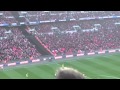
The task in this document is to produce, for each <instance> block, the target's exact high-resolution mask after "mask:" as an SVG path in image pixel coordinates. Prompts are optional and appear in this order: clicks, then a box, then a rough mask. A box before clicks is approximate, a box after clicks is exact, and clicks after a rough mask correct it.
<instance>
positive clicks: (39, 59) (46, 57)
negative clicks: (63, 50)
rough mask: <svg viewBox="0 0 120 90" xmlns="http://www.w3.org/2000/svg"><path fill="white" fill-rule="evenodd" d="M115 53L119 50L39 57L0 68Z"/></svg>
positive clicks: (7, 64)
mask: <svg viewBox="0 0 120 90" xmlns="http://www.w3.org/2000/svg"><path fill="white" fill-rule="evenodd" d="M115 52H120V49H116V50H104V51H101V52H92V53H87V54H86V53H81V54H73V55H62V56H50V55H46V56H40V57H39V58H36V59H34V60H30V59H28V60H26V61H17V62H10V63H4V64H0V67H6V66H15V65H20V64H28V63H35V62H41V61H50V62H51V61H53V60H60V59H64V58H71V57H75V56H77V57H80V56H85V55H95V54H105V53H115Z"/></svg>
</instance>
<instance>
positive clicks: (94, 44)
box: [38, 29, 120, 55]
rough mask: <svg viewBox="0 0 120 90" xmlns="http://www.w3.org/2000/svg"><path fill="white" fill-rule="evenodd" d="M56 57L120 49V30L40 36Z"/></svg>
mask: <svg viewBox="0 0 120 90" xmlns="http://www.w3.org/2000/svg"><path fill="white" fill-rule="evenodd" d="M38 37H39V38H40V39H41V41H42V42H43V44H45V45H46V47H48V48H49V49H50V50H51V51H52V52H53V53H54V55H61V54H73V53H81V52H94V51H100V50H107V49H116V48H120V30H119V29H118V30H115V29H111V30H105V29H103V30H98V31H93V32H91V31H89V32H82V31H81V32H79V33H62V34H50V35H49V34H44V35H39V36H38Z"/></svg>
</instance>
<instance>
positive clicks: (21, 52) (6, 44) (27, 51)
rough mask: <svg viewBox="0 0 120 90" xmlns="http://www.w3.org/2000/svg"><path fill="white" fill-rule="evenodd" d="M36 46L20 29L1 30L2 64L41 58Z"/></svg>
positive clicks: (0, 49) (0, 58)
mask: <svg viewBox="0 0 120 90" xmlns="http://www.w3.org/2000/svg"><path fill="white" fill-rule="evenodd" d="M40 55H41V54H40V53H38V51H37V50H36V48H35V46H34V45H32V44H31V43H30V42H29V41H28V39H26V38H25V36H24V35H23V34H22V32H21V31H20V30H19V29H18V28H14V27H13V28H9V29H8V30H7V29H5V28H2V27H1V28H0V62H1V63H2V62H8V61H10V60H12V61H14V60H15V61H16V60H22V59H23V60H24V59H30V58H31V57H33V58H35V57H38V56H40Z"/></svg>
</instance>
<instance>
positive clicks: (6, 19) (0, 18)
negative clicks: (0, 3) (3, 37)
mask: <svg viewBox="0 0 120 90" xmlns="http://www.w3.org/2000/svg"><path fill="white" fill-rule="evenodd" d="M6 23H7V24H11V23H18V21H17V20H16V19H15V18H14V17H13V15H12V13H11V12H10V11H0V24H6Z"/></svg>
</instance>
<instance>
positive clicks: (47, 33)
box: [0, 11, 120, 62]
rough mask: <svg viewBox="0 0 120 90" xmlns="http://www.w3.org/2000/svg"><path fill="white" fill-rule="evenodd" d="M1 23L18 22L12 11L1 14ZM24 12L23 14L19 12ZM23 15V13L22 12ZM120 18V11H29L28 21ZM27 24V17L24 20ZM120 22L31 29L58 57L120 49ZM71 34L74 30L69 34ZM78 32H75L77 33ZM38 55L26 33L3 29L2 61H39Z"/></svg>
mask: <svg viewBox="0 0 120 90" xmlns="http://www.w3.org/2000/svg"><path fill="white" fill-rule="evenodd" d="M0 13H3V15H1V16H0V23H11V22H17V21H16V20H15V18H7V17H9V16H12V14H11V13H10V12H9V11H1V12H0ZM19 13H20V12H19ZM20 14H21V13H20ZM111 15H120V12H119V11H108V12H105V11H99V12H98V11H46V12H45V11H27V13H26V14H25V17H26V20H27V21H39V20H41V21H42V20H53V19H54V20H57V19H58V20H61V19H66V18H71V19H72V18H76V19H79V18H84V17H97V16H111ZM21 21H24V18H23V19H21ZM119 21H120V19H103V20H86V21H69V22H56V23H44V24H39V25H33V26H27V29H26V30H27V31H28V32H29V33H30V34H32V35H36V36H37V37H38V38H39V39H40V40H41V41H42V43H43V44H44V45H45V46H46V47H47V48H48V49H50V51H51V52H52V53H53V54H54V55H55V56H57V55H63V54H73V53H83V52H94V51H100V50H107V49H116V48H120V30H119V25H116V24H115V23H120V22H119ZM67 31H70V33H68V32H67ZM73 31H75V32H73ZM40 55H41V54H40V53H38V51H37V50H36V48H35V46H34V45H32V44H31V43H30V42H29V41H28V39H27V38H26V37H25V36H24V35H23V34H22V32H21V31H20V30H19V29H18V28H15V27H12V28H10V27H9V28H4V27H0V62H3V61H5V62H7V61H10V60H21V59H31V58H37V57H38V56H40Z"/></svg>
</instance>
